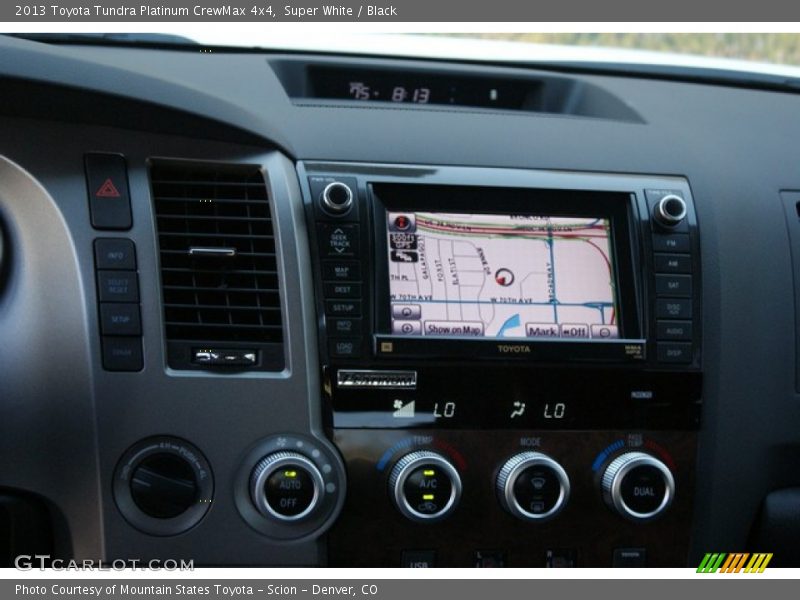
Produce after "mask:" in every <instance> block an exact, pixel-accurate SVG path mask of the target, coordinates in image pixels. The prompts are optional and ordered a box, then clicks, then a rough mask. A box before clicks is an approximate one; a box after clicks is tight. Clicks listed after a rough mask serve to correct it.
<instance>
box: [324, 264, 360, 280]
mask: <svg viewBox="0 0 800 600" xmlns="http://www.w3.org/2000/svg"><path fill="white" fill-rule="evenodd" d="M360 271H361V265H360V264H359V263H358V262H357V261H355V260H325V261H323V262H322V278H323V279H325V280H326V281H359V280H360V279H361V272H360Z"/></svg>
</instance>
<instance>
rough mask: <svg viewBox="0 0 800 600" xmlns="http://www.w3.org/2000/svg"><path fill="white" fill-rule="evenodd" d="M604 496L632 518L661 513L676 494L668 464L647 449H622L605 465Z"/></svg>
mask: <svg viewBox="0 0 800 600" xmlns="http://www.w3.org/2000/svg"><path fill="white" fill-rule="evenodd" d="M601 488H602V492H603V500H605V502H606V504H607V505H608V506H609V507H610V508H611V509H612V510H614V511H615V512H617V513H618V514H620V515H621V516H623V517H625V518H626V519H629V520H631V521H649V520H652V519H655V518H656V517H658V516H659V515H661V514H662V513H663V512H664V511H665V510H667V508H669V506H670V504H672V500H673V498H674V497H675V478H674V477H673V476H672V472H671V471H670V470H669V467H667V465H665V464H664V463H663V462H662V461H660V460H659V459H657V458H655V457H654V456H651V455H650V454H647V453H646V452H639V451H632V452H625V453H624V454H620V455H619V456H617V457H616V458H614V459H613V460H612V461H611V462H610V463H609V464H608V466H606V468H605V470H604V472H603V477H602V479H601Z"/></svg>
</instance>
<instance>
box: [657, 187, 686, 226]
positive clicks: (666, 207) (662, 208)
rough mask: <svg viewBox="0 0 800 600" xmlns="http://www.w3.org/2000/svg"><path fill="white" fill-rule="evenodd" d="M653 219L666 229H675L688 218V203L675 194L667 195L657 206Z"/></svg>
mask: <svg viewBox="0 0 800 600" xmlns="http://www.w3.org/2000/svg"><path fill="white" fill-rule="evenodd" d="M653 217H654V218H655V220H656V221H658V223H659V224H661V225H663V226H664V227H675V226H676V225H677V224H678V223H680V222H681V221H683V220H684V219H685V218H686V201H685V200H684V199H683V198H681V197H680V196H676V195H675V194H667V195H666V196H664V197H663V198H661V200H659V201H658V203H657V204H656V205H655V207H654V209H653Z"/></svg>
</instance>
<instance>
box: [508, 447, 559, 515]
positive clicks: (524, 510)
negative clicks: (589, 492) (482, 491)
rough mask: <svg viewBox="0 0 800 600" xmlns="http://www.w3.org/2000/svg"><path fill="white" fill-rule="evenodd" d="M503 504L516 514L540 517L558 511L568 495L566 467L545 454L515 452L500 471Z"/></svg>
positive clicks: (554, 513)
mask: <svg viewBox="0 0 800 600" xmlns="http://www.w3.org/2000/svg"><path fill="white" fill-rule="evenodd" d="M497 497H498V498H499V499H500V504H502V505H503V508H505V509H506V510H507V511H508V512H510V513H511V514H512V515H514V516H515V517H518V518H520V519H524V520H527V521H541V520H544V519H549V518H551V517H554V516H555V515H556V514H558V513H559V512H560V511H561V509H562V508H564V506H565V505H566V503H567V500H568V499H569V477H568V476H567V473H566V471H564V469H563V468H562V467H561V465H560V464H558V463H557V462H556V461H554V460H553V459H552V458H550V457H549V456H547V455H546V454H542V453H540V452H522V453H521V454H517V455H516V456H512V457H511V458H509V459H508V461H506V464H504V465H503V467H502V468H501V469H500V473H499V474H498V475H497Z"/></svg>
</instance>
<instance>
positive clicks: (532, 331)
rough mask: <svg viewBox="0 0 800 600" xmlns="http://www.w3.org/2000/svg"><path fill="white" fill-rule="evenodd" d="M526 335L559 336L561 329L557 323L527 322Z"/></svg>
mask: <svg viewBox="0 0 800 600" xmlns="http://www.w3.org/2000/svg"><path fill="white" fill-rule="evenodd" d="M525 335H526V336H527V337H530V338H557V337H560V336H561V331H560V330H559V327H558V325H557V324H555V323H525Z"/></svg>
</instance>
